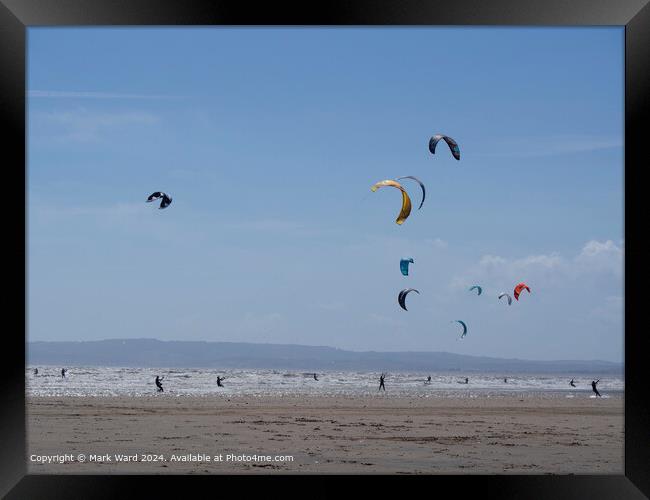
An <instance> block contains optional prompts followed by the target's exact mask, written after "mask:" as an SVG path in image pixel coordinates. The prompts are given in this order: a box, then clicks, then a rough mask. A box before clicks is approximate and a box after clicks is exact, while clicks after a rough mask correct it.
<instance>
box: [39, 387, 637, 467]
mask: <svg viewBox="0 0 650 500" xmlns="http://www.w3.org/2000/svg"><path fill="white" fill-rule="evenodd" d="M623 406H624V400H623V396H622V395H620V396H613V397H610V398H603V399H594V398H589V397H588V396H587V395H580V396H576V397H575V398H565V397H563V396H557V397H537V396H530V395H527V396H518V395H512V396H500V397H486V396H483V397H477V398H469V397H466V398H447V397H444V398H443V397H429V398H407V397H403V398H396V397H390V395H384V394H381V395H378V396H365V397H355V398H351V397H350V398H348V397H314V396H305V397H276V398H271V397H262V398H260V397H246V396H238V397H231V398H225V397H170V396H166V395H165V396H158V397H139V398H128V397H116V398H106V397H97V398H92V397H84V398H81V397H29V398H28V402H27V419H28V435H27V440H28V457H27V458H28V471H29V472H30V473H36V474H38V473H48V474H49V473H55V474H84V473H88V474H111V473H117V474H143V473H145V474H188V473H194V474H245V473H263V474H269V473H292V474H295V473H324V474H386V473H388V474H548V473H553V474H569V473H575V474H622V473H623V451H624V450H623V423H624V420H623ZM80 453H82V454H84V455H85V461H84V462H79V461H78V459H77V457H78V455H79V454H80ZM64 454H68V455H69V456H68V457H64V458H62V459H61V460H62V463H56V462H55V463H49V464H48V463H41V462H38V461H34V460H37V458H36V457H35V456H36V455H38V456H55V455H64ZM190 454H193V455H195V456H194V457H187V455H190ZM198 454H203V455H204V456H197V455H198ZM91 455H97V456H102V455H104V456H103V457H101V458H99V460H97V461H90V460H91ZM115 455H131V456H133V455H136V458H137V461H129V462H118V461H116V457H115ZM173 455H175V456H176V457H178V458H180V459H181V461H172V456H173ZM228 455H235V456H241V455H248V456H254V455H258V456H262V455H263V456H270V457H271V460H270V461H266V460H263V461H259V460H258V461H254V460H248V459H244V460H238V459H232V458H230V459H229V458H228V457H227V456H228ZM280 455H282V456H291V457H293V459H292V460H288V459H286V458H285V459H280V458H279V456H280ZM183 456H185V458H186V459H187V458H189V459H190V460H192V458H194V459H198V460H199V461H182V457H183ZM208 456H209V457H210V461H208V460H207V457H208ZM219 456H221V461H218V460H216V459H217V458H218V457H219ZM276 456H278V459H277V460H276V459H275V457H276ZM109 459H110V460H109ZM143 459H144V460H146V461H143ZM54 460H59V459H58V458H55V459H54Z"/></svg>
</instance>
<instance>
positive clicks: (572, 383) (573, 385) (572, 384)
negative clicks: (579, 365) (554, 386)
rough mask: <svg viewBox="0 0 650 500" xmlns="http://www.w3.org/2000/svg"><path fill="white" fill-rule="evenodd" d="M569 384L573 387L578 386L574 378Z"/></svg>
mask: <svg viewBox="0 0 650 500" xmlns="http://www.w3.org/2000/svg"><path fill="white" fill-rule="evenodd" d="M569 385H570V386H571V387H575V386H576V384H575V383H574V382H573V379H571V382H569Z"/></svg>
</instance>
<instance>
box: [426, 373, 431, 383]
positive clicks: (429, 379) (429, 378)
mask: <svg viewBox="0 0 650 500" xmlns="http://www.w3.org/2000/svg"><path fill="white" fill-rule="evenodd" d="M430 383H431V375H429V376H428V377H427V381H426V382H425V384H430Z"/></svg>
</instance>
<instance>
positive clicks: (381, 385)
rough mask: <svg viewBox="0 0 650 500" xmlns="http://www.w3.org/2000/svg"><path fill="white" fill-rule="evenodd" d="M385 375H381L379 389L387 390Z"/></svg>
mask: <svg viewBox="0 0 650 500" xmlns="http://www.w3.org/2000/svg"><path fill="white" fill-rule="evenodd" d="M384 377H385V375H384V374H383V373H382V374H381V376H380V377H379V389H378V390H380V391H381V390H382V389H383V390H384V391H385V390H386V387H385V386H384Z"/></svg>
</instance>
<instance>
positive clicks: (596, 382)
mask: <svg viewBox="0 0 650 500" xmlns="http://www.w3.org/2000/svg"><path fill="white" fill-rule="evenodd" d="M598 382H600V379H598V380H596V381H595V382H594V381H593V380H592V381H591V388H592V389H593V391H594V392H595V393H596V396H598V397H599V398H600V397H602V396H601V395H600V392H598V389H596V385H597V384H598Z"/></svg>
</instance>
